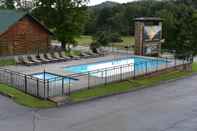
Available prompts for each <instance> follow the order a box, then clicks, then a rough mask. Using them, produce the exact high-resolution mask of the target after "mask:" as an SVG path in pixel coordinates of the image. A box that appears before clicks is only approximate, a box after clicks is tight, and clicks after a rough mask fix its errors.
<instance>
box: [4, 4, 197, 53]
mask: <svg viewBox="0 0 197 131" xmlns="http://www.w3.org/2000/svg"><path fill="white" fill-rule="evenodd" d="M21 1H23V0H1V1H0V8H12V9H13V8H16V3H17V4H18V5H21V7H20V6H18V7H17V8H19V9H20V8H21V9H26V8H25V7H26V6H25V7H24V6H22V5H24V4H20V2H21ZM87 2H88V1H87V0H33V1H32V3H33V4H32V5H34V6H32V8H31V12H30V13H31V14H32V15H34V16H35V17H36V18H37V19H39V20H40V21H41V22H42V23H43V24H45V25H47V26H48V27H49V28H50V29H51V31H53V32H54V34H55V35H56V38H57V39H58V40H59V41H60V42H61V43H62V47H63V48H65V47H67V48H68V49H69V46H68V45H70V44H74V45H75V44H77V43H76V41H75V39H74V38H75V37H76V36H79V35H81V34H86V35H92V36H95V34H100V36H101V38H102V39H103V38H105V37H106V35H105V34H109V33H111V34H116V36H118V35H117V34H119V35H130V36H133V35H134V21H133V19H134V18H136V17H161V18H163V20H164V22H163V37H164V39H165V40H166V41H165V44H163V48H164V49H170V50H172V49H173V50H176V53H177V54H183V53H186V52H191V53H192V54H194V55H195V54H197V11H196V10H197V1H196V0H162V1H157V0H140V1H134V2H130V3H126V4H116V3H115V4H112V5H108V6H100V7H99V6H94V7H87V6H86V5H87ZM13 3H14V4H13ZM29 8H30V7H29V6H28V9H29ZM98 32H100V33H98ZM101 32H107V33H101ZM95 43H97V45H98V43H101V42H95ZM104 43H105V42H104ZM101 44H102V43H101Z"/></svg>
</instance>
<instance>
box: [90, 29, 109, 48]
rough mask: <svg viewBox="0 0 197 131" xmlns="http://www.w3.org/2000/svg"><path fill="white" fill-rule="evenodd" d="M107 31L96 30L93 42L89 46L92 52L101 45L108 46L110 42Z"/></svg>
mask: <svg viewBox="0 0 197 131" xmlns="http://www.w3.org/2000/svg"><path fill="white" fill-rule="evenodd" d="M109 36H110V35H109V32H106V31H100V32H97V33H96V34H95V35H94V36H93V42H92V43H91V45H90V48H91V49H92V51H93V52H97V49H98V48H100V47H102V46H108V45H109V42H110V37H109Z"/></svg>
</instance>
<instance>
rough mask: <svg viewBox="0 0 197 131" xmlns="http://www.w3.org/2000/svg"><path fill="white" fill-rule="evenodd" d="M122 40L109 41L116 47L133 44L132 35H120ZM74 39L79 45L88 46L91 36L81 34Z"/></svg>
mask: <svg viewBox="0 0 197 131" xmlns="http://www.w3.org/2000/svg"><path fill="white" fill-rule="evenodd" d="M122 40H123V42H116V43H111V44H113V46H114V47H117V48H124V47H125V46H127V45H133V44H134V37H133V36H122ZM76 41H77V42H78V44H79V45H83V46H89V45H90V44H91V43H92V37H91V36H88V35H81V36H80V37H77V38H76Z"/></svg>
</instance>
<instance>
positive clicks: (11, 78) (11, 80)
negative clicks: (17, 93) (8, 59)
mask: <svg viewBox="0 0 197 131" xmlns="http://www.w3.org/2000/svg"><path fill="white" fill-rule="evenodd" d="M12 75H13V74H12V72H11V71H10V83H11V85H13V77H12Z"/></svg>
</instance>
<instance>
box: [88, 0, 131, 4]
mask: <svg viewBox="0 0 197 131" xmlns="http://www.w3.org/2000/svg"><path fill="white" fill-rule="evenodd" d="M105 1H107V0H89V3H88V5H97V4H100V3H102V2H105ZM110 1H114V2H118V3H127V2H131V1H134V0H110Z"/></svg>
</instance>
